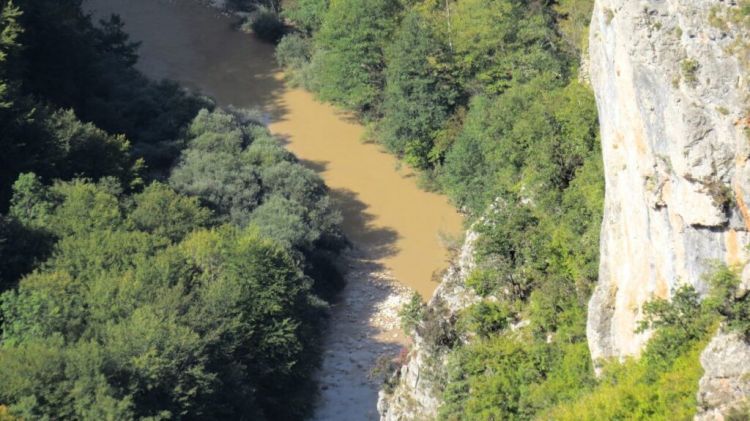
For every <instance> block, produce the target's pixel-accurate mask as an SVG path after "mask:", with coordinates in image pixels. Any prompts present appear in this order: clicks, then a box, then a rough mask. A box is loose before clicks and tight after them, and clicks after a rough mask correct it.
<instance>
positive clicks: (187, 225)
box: [128, 183, 211, 241]
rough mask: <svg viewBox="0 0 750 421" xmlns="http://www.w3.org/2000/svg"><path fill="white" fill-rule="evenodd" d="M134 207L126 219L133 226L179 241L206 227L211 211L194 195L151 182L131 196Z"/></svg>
mask: <svg viewBox="0 0 750 421" xmlns="http://www.w3.org/2000/svg"><path fill="white" fill-rule="evenodd" d="M133 199H134V201H135V208H134V209H133V210H132V211H131V212H130V214H129V215H128V222H129V223H130V224H132V226H133V227H134V228H135V229H138V230H140V231H145V232H149V233H152V234H155V235H157V236H159V237H166V238H169V239H170V240H172V241H179V240H181V239H182V238H184V237H185V236H186V235H187V234H189V233H190V232H192V231H193V230H195V229H198V228H201V227H205V226H206V225H207V223H208V221H209V219H210V216H211V213H210V212H209V211H208V210H207V209H204V208H201V207H200V206H199V204H198V200H197V199H195V198H188V197H184V196H180V195H179V194H177V193H176V192H175V191H174V190H172V189H171V188H169V187H168V186H166V185H164V184H160V183H153V184H151V185H150V186H148V187H147V188H146V189H145V190H144V191H143V192H141V193H139V194H136V195H135V196H134V198H133Z"/></svg>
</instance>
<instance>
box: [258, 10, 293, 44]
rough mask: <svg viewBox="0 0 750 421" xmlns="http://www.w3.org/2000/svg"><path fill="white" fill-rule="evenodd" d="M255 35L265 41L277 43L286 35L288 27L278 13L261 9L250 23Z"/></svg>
mask: <svg viewBox="0 0 750 421" xmlns="http://www.w3.org/2000/svg"><path fill="white" fill-rule="evenodd" d="M250 28H252V30H253V32H254V33H255V35H256V36H257V37H258V38H260V39H262V40H263V41H268V42H273V43H277V42H279V40H280V39H281V37H283V36H284V33H285V32H286V27H285V26H284V23H283V22H282V21H281V19H279V16H278V15H277V14H276V13H273V12H271V11H268V10H261V11H259V12H258V13H257V14H256V15H255V17H254V18H253V21H252V23H251V24H250Z"/></svg>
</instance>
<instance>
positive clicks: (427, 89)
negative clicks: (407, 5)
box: [378, 12, 459, 169]
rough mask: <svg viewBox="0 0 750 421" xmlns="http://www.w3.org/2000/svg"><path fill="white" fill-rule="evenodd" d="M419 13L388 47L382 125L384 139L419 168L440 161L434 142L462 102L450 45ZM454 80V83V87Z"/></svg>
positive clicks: (405, 23) (409, 17)
mask: <svg viewBox="0 0 750 421" xmlns="http://www.w3.org/2000/svg"><path fill="white" fill-rule="evenodd" d="M431 31H432V29H431V28H430V27H429V26H428V25H427V24H426V22H425V21H424V20H423V19H422V18H421V17H420V16H419V14H417V13H415V12H411V13H409V14H407V15H406V17H405V18H404V19H403V20H402V21H401V25H400V26H399V29H398V30H397V31H396V33H395V35H394V39H393V42H392V44H390V46H389V47H388V49H387V53H386V58H387V64H388V67H387V70H386V72H385V74H386V86H385V91H384V93H383V97H384V99H383V105H382V109H381V112H382V113H383V119H382V120H381V121H380V124H379V133H378V134H379V138H380V140H381V141H382V142H383V143H384V144H385V145H386V146H387V147H388V148H389V149H390V150H391V151H393V152H394V153H397V154H399V155H402V156H403V157H404V159H405V161H406V162H407V163H408V164H411V165H412V166H414V167H416V168H419V169H426V168H428V167H430V166H431V165H434V164H435V163H437V162H439V161H440V160H441V159H442V156H441V155H440V154H439V153H436V152H434V151H433V150H434V149H435V147H434V138H435V137H436V136H437V134H438V130H439V129H440V128H441V127H442V125H443V124H444V123H445V121H446V120H447V119H448V116H449V113H450V111H451V110H452V108H453V106H454V104H455V103H456V100H457V97H458V94H459V92H458V89H457V87H456V85H455V82H454V81H452V80H451V75H450V74H449V73H448V71H449V69H447V68H446V67H445V62H446V61H447V51H446V50H447V46H445V45H442V43H441V42H440V41H439V39H438V38H437V37H436V36H435V35H433V34H431ZM452 82H453V83H452Z"/></svg>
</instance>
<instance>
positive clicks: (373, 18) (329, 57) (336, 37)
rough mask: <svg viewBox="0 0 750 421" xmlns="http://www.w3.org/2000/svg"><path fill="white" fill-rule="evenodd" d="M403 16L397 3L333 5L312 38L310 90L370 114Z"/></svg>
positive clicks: (364, 0) (362, 0) (356, 0)
mask: <svg viewBox="0 0 750 421" xmlns="http://www.w3.org/2000/svg"><path fill="white" fill-rule="evenodd" d="M400 11H401V7H400V3H399V2H398V1H396V0H337V1H333V2H331V4H330V6H329V7H328V10H327V11H326V14H325V18H324V20H323V24H322V26H321V28H320V31H319V32H318V33H317V34H316V36H315V42H316V53H315V56H314V58H313V63H312V65H313V66H314V72H315V73H314V75H315V80H314V84H313V87H314V90H315V91H316V92H317V93H318V95H319V96H320V98H321V99H323V100H325V101H331V102H333V103H336V104H338V105H341V106H343V107H345V108H348V109H351V110H355V111H357V112H360V113H364V114H368V113H370V112H373V111H374V110H375V109H376V108H377V106H378V105H379V103H380V97H381V92H382V90H383V87H384V84H385V75H384V73H383V72H384V70H385V49H386V46H387V45H388V44H390V41H391V35H392V33H393V32H394V29H395V27H396V21H395V19H396V16H397V14H398V13H399V12H400Z"/></svg>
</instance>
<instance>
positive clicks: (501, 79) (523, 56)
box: [451, 0, 567, 94]
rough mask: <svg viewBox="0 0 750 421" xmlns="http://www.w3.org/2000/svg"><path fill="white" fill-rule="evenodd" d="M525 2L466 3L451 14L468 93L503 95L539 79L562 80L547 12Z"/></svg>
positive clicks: (458, 60)
mask: <svg viewBox="0 0 750 421" xmlns="http://www.w3.org/2000/svg"><path fill="white" fill-rule="evenodd" d="M528 3H530V2H527V1H516V0H502V1H493V0H467V1H460V2H457V3H456V5H455V10H453V12H452V16H453V18H452V32H451V33H452V44H453V46H454V51H455V55H456V63H457V66H458V69H460V71H461V73H462V75H463V78H464V80H465V81H466V82H465V83H467V84H468V85H469V86H470V87H472V88H473V89H476V90H477V91H480V92H485V93H487V94H494V93H501V92H503V91H505V90H506V89H507V88H509V87H510V86H512V85H514V84H518V83H524V82H526V81H529V80H531V79H533V78H534V77H536V76H539V75H540V74H542V73H545V72H547V73H553V74H555V75H557V76H563V75H565V69H566V67H567V66H566V65H565V57H564V56H563V55H560V54H558V53H557V52H556V51H555V44H556V43H557V42H558V40H557V39H556V38H557V36H556V34H555V30H554V21H553V20H552V16H551V13H550V10H549V9H548V8H545V7H533V6H530V5H529V4H528Z"/></svg>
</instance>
